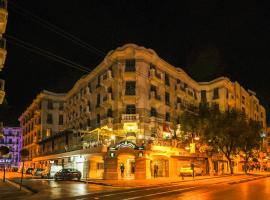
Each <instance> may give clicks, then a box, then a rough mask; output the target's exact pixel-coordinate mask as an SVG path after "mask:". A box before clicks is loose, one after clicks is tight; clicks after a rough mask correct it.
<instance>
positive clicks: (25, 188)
mask: <svg viewBox="0 0 270 200" xmlns="http://www.w3.org/2000/svg"><path fill="white" fill-rule="evenodd" d="M6 182H7V183H8V184H10V185H12V186H14V187H16V188H18V189H20V184H19V183H17V182H14V181H11V180H9V179H6ZM21 189H22V191H24V192H27V193H29V194H34V193H37V191H36V190H34V189H33V188H30V187H29V186H26V185H22V187H21Z"/></svg>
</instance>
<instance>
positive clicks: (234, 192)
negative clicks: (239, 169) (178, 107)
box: [0, 173, 270, 200]
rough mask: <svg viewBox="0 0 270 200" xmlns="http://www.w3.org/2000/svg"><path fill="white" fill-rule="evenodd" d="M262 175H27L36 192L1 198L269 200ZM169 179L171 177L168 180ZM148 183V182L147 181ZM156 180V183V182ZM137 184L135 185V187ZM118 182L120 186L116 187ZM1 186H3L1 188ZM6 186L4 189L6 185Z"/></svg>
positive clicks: (13, 176) (13, 177)
mask: <svg viewBox="0 0 270 200" xmlns="http://www.w3.org/2000/svg"><path fill="white" fill-rule="evenodd" d="M265 175H266V174H264V176H263V175H262V174H260V175H259V174H253V175H244V174H242V175H235V176H217V177H212V178H209V177H197V179H195V180H192V179H189V180H186V181H182V180H181V179H178V180H177V181H171V182H167V183H165V182H164V181H165V180H163V182H162V179H154V180H149V181H150V182H149V183H152V185H150V184H149V186H147V185H144V186H143V187H142V186H141V187H138V184H139V182H132V181H127V182H128V183H129V185H128V186H126V187H124V186H121V184H119V181H115V184H114V186H105V185H97V184H86V183H84V182H78V181H54V180H52V179H51V180H49V179H39V178H32V177H31V176H27V177H26V178H25V179H24V180H23V184H24V185H25V186H27V187H28V188H31V190H32V191H35V192H34V193H32V194H25V195H23V194H22V193H18V192H17V191H18V189H17V190H16V189H12V190H11V189H10V191H11V192H10V194H8V193H7V191H4V192H5V195H4V196H3V194H4V193H3V191H2V193H1V194H0V198H1V199H24V198H26V197H27V199H33V200H35V199H39V200H42V199H46V200H48V199H63V198H64V199H65V200H87V199H90V200H91V199H104V200H106V199H117V200H120V199H121V200H137V199H138V200H140V199H185V200H186V199H189V200H197V199H198V200H212V199H213V200H214V199H219V200H222V199H224V200H225V199H226V200H227V199H237V200H240V199H244V200H246V199H255V198H260V199H267V195H269V193H270V191H268V189H267V188H269V187H270V178H269V177H267V178H266V176H265ZM7 177H8V178H9V179H10V180H13V181H15V182H19V178H18V174H17V173H8V175H7ZM168 180H169V179H168ZM143 182H145V181H143ZM154 183H155V184H154ZM132 184H133V187H131V186H132ZM116 185H118V186H116ZM0 189H1V188H0ZM2 189H3V188H2ZM18 194H19V196H18Z"/></svg>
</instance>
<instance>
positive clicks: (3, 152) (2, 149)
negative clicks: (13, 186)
mask: <svg viewBox="0 0 270 200" xmlns="http://www.w3.org/2000/svg"><path fill="white" fill-rule="evenodd" d="M8 153H9V148H8V147H7V146H1V147H0V154H1V156H2V157H5V156H7V155H8ZM5 180H6V159H5V164H4V175H3V182H5Z"/></svg>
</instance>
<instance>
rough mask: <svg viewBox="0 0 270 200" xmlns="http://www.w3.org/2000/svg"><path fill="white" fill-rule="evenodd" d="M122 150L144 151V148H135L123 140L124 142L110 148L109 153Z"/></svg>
mask: <svg viewBox="0 0 270 200" xmlns="http://www.w3.org/2000/svg"><path fill="white" fill-rule="evenodd" d="M122 148H131V149H138V150H144V146H137V145H136V144H134V143H133V142H130V141H127V140H125V141H122V142H119V143H118V144H117V145H116V146H115V147H110V151H115V150H118V149H122Z"/></svg>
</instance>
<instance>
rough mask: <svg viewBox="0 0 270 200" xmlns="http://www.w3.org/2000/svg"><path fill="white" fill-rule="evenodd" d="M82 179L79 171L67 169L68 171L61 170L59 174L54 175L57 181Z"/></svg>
mask: <svg viewBox="0 0 270 200" xmlns="http://www.w3.org/2000/svg"><path fill="white" fill-rule="evenodd" d="M81 177H82V174H81V172H80V171H79V170H77V169H72V168H67V169H61V170H60V171H59V172H57V173H56V174H55V175H54V179H55V180H60V179H61V180H72V179H77V180H80V179H81Z"/></svg>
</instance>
